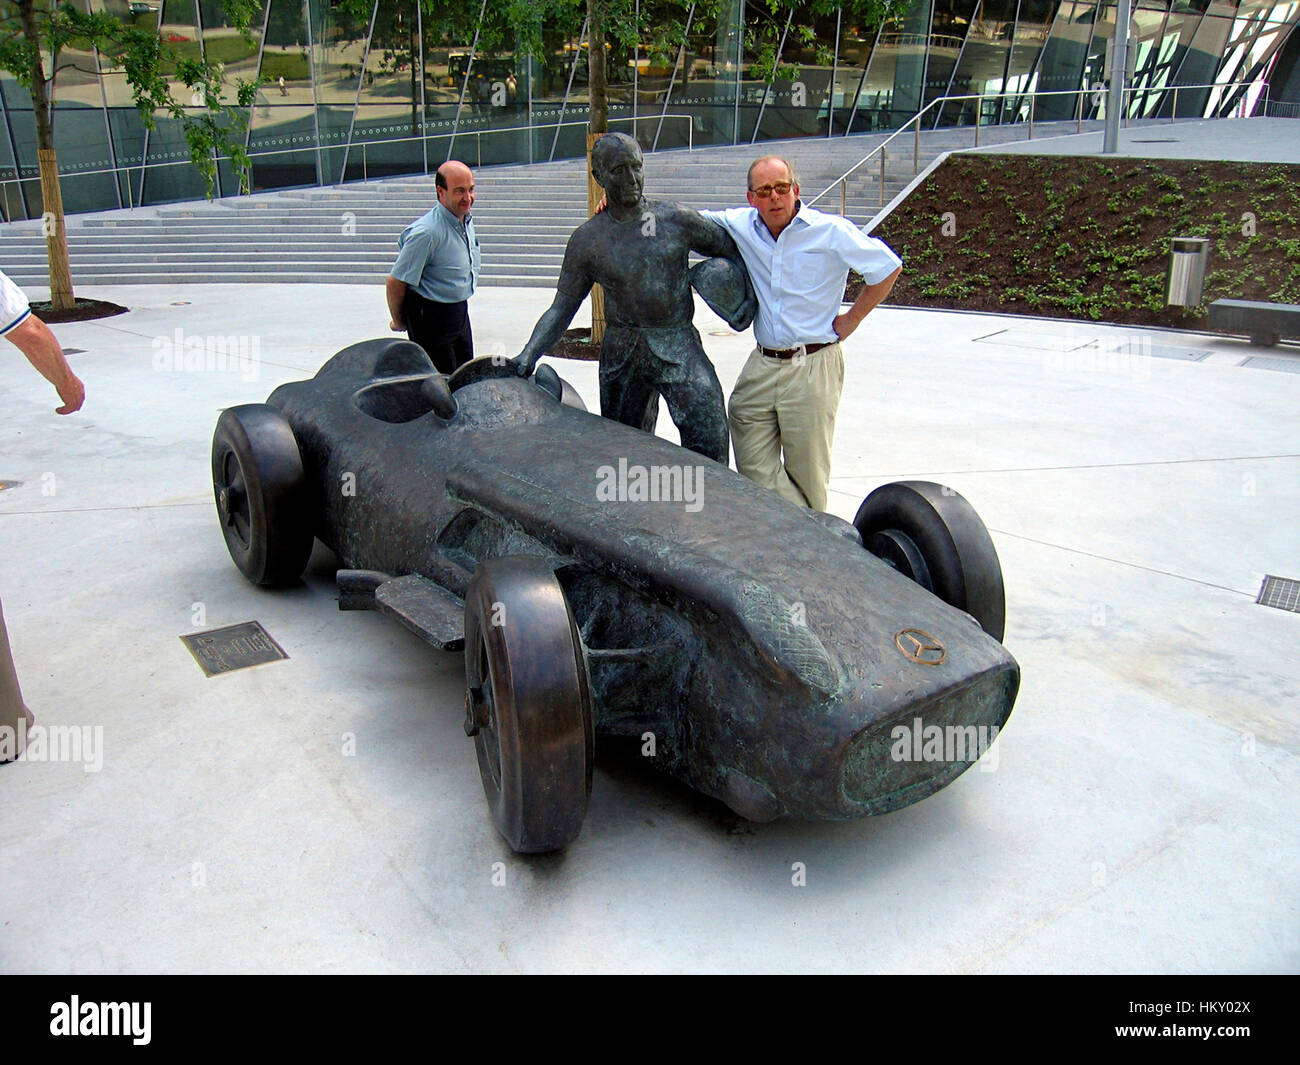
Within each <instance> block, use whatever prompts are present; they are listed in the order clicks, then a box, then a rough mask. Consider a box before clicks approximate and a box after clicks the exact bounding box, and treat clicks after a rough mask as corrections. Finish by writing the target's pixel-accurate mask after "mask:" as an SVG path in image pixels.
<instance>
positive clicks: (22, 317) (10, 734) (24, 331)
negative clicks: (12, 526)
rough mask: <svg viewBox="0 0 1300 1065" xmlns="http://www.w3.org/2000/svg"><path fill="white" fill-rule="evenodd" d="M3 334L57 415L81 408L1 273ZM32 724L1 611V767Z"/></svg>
mask: <svg viewBox="0 0 1300 1065" xmlns="http://www.w3.org/2000/svg"><path fill="white" fill-rule="evenodd" d="M0 336H3V337H4V338H5V339H6V340H9V341H12V342H13V344H14V345H15V346H17V348H18V350H20V351H21V352H22V353H23V354H24V355H26V356H27V361H28V362H30V363H31V364H32V365H33V366H35V367H36V370H37V372H38V373H39V374H40V375H41V376H42V377H44V378H45V380H47V381H49V382H50V384H52V385H53V386H54V389H55V391H56V392H58V394H59V399H61V400H62V401H63V405H62V406H60V407H58V408H57V409H56V411H55V413H57V414H71V413H72V412H73V411H77V410H80V409H81V404H82V403H83V402H84V401H85V398H86V389H85V387H84V386H83V385H82V383H81V381H80V380H78V379H77V375H76V374H74V373H73V372H72V367H70V366H69V365H68V360H67V358H66V357H65V356H64V354H63V348H62V347H60V346H59V342H58V341H57V340H55V339H54V334H53V333H51V332H50V327H49V326H47V325H46V324H45V323H44V322H42V321H41V320H40V319H39V318H37V317H36V315H34V314H32V309H31V307H30V306H28V303H27V297H26V296H24V295H23V293H22V289H20V288H19V287H18V286H17V285H15V284H14V283H13V282H12V281H10V280H9V278H7V277H5V275H4V274H3V273H0ZM32 721H33V717H32V712H31V711H30V710H28V709H27V707H26V706H25V705H24V704H23V693H22V691H21V690H20V689H19V687H18V673H17V671H16V670H15V669H14V659H13V655H12V654H11V653H10V651H9V633H8V632H7V631H6V630H5V619H4V612H3V610H2V609H0V764H3V763H5V762H11V761H13V760H14V759H15V758H17V757H18V756H19V755H20V754H22V753H23V747H24V745H25V742H26V738H27V730H28V728H29V727H30V726H31V724H32Z"/></svg>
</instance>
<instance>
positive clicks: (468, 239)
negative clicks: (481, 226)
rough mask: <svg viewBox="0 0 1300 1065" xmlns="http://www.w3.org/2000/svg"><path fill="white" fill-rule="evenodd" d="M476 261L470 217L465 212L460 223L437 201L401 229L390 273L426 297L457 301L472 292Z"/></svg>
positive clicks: (475, 240)
mask: <svg viewBox="0 0 1300 1065" xmlns="http://www.w3.org/2000/svg"><path fill="white" fill-rule="evenodd" d="M479 263H480V258H479V248H478V236H477V235H476V234H475V232H474V220H473V218H472V217H470V216H469V215H466V216H465V224H464V225H462V224H461V223H460V221H459V219H457V218H456V216H455V215H454V214H452V213H451V212H450V211H449V210H447V208H445V207H444V206H443V205H442V204H441V203H440V204H438V205H437V206H436V207H434V209H433V210H432V211H430V212H429V213H428V214H425V215H422V216H421V217H419V218H417V219H416V220H415V221H414V222H412V223H411V224H410V225H409V226H407V227H406V228H405V229H404V230H402V235H401V237H399V238H398V240H397V262H395V263H393V268H392V270H390V271H389V275H390V276H391V277H395V278H396V279H397V280H398V281H405V282H406V283H407V284H408V285H409V286H410V287H411V288H413V289H415V291H416V292H418V293H419V294H420V295H421V296H423V297H424V298H425V299H426V300H433V301H434V302H436V303H460V302H461V300H467V299H469V298H470V296H472V295H473V294H474V286H475V285H477V284H478V271H479Z"/></svg>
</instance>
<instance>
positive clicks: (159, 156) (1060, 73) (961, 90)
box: [0, 0, 1300, 218]
mask: <svg viewBox="0 0 1300 1065" xmlns="http://www.w3.org/2000/svg"><path fill="white" fill-rule="evenodd" d="M4 2H5V0H0V6H3V4H4ZM75 2H77V3H79V4H80V5H82V6H83V7H88V8H90V9H92V10H96V11H104V12H107V13H109V14H114V15H117V16H119V17H120V18H122V19H124V20H127V21H129V22H131V23H133V24H134V25H136V26H138V27H141V28H147V29H153V30H157V31H158V32H159V33H160V34H161V35H162V37H163V41H164V48H165V49H166V50H167V51H168V53H169V54H171V55H173V56H174V57H176V58H178V59H179V58H185V57H193V56H204V57H205V58H207V59H209V60H213V61H217V62H220V63H221V64H222V65H223V67H224V70H225V72H226V74H227V76H228V77H232V78H233V77H242V78H250V79H251V78H252V77H254V76H255V75H256V76H258V77H260V79H261V85H260V88H259V89H258V92H257V97H256V99H255V101H254V103H253V106H252V108H251V109H250V111H249V114H248V116H247V117H248V130H247V133H246V135H245V146H246V148H247V150H248V151H249V153H250V155H251V156H252V158H253V161H254V162H253V171H252V182H253V188H254V189H271V188H282V187H290V186H304V185H328V184H333V183H337V182H341V181H352V180H359V179H362V178H369V177H375V176H385V175H396V174H417V173H426V172H429V171H431V170H432V169H433V168H434V167H436V166H437V165H438V163H440V162H441V161H442V160H444V159H446V158H449V157H455V158H459V159H463V160H465V161H466V162H468V163H469V164H470V165H472V166H479V165H487V164H492V163H514V162H537V161H544V160H548V159H559V158H568V157H573V156H577V155H580V154H581V153H582V152H583V151H584V149H585V144H586V130H585V124H586V120H587V114H588V109H589V106H590V86H589V84H588V81H589V73H588V65H589V64H588V57H589V55H590V47H591V44H590V40H589V37H590V33H589V27H588V26H587V23H586V3H585V0H569V2H567V3H566V2H565V0H550V2H548V3H541V2H540V0H539V2H538V3H537V4H536V5H529V4H526V3H520V2H519V0H465V2H464V3H462V4H460V5H457V6H456V7H455V8H454V9H453V8H452V7H451V6H450V5H447V4H446V3H445V2H444V0H423V2H422V3H421V2H417V0H373V2H367V0H265V2H264V3H263V5H262V8H261V11H260V13H259V14H258V15H257V16H256V17H255V19H254V23H253V25H252V35H251V43H250V41H248V40H245V39H244V37H242V36H241V35H240V34H239V33H238V32H237V31H236V30H235V29H234V28H233V27H231V26H230V25H229V24H228V22H227V20H226V17H225V13H224V10H223V7H222V4H221V0H144V2H141V0H75ZM607 6H608V7H610V8H611V9H618V8H619V7H620V5H619V4H611V5H607ZM621 6H622V7H625V8H626V10H625V11H622V21H621V23H620V25H619V26H618V27H615V28H614V29H612V30H609V31H607V33H606V41H605V53H606V70H607V77H606V80H607V83H608V90H607V98H608V108H609V121H610V128H612V129H620V130H623V131H625V132H629V133H632V134H634V135H635V136H636V137H637V139H638V140H639V141H640V142H641V143H642V144H643V145H644V146H645V147H646V148H647V149H653V148H660V149H662V148H680V147H688V146H695V147H700V146H706V145H716V144H745V143H752V142H755V141H761V140H769V139H773V138H784V137H826V136H836V135H840V134H844V133H848V132H855V133H856V132H867V131H871V130H881V129H896V128H898V127H899V126H901V125H902V124H903V123H904V122H906V121H908V120H910V119H911V118H912V117H913V116H914V115H915V114H916V113H917V111H918V110H920V109H922V108H925V107H927V106H928V107H929V110H928V111H927V113H926V118H925V120H924V121H925V125H926V126H927V127H931V126H933V127H938V126H943V125H955V124H969V123H972V122H976V121H979V122H982V123H987V122H1023V121H1027V120H1029V119H1031V118H1032V119H1033V120H1035V121H1047V120H1051V119H1069V118H1075V117H1078V116H1082V117H1085V118H1098V117H1102V116H1103V115H1104V113H1105V107H1106V99H1105V94H1104V93H1101V92H1099V91H1095V90H1096V89H1098V88H1099V87H1100V86H1101V85H1102V84H1103V83H1104V82H1105V80H1106V78H1107V75H1108V70H1109V65H1108V52H1109V50H1110V45H1111V37H1112V35H1113V33H1114V22H1115V10H1116V8H1115V5H1114V4H1113V3H1111V2H1108V0H909V2H908V4H907V5H906V6H905V7H904V8H903V9H902V11H901V13H900V14H899V15H897V16H896V17H895V18H893V19H891V20H890V21H888V22H886V23H885V24H884V25H882V26H879V27H871V26H867V25H863V24H861V23H860V22H859V21H858V20H857V19H856V17H855V16H854V15H852V14H851V13H850V12H849V11H847V10H835V9H834V8H828V7H827V6H826V5H824V4H818V5H816V7H815V8H809V9H808V10H807V11H803V10H799V9H795V10H794V11H793V12H791V10H790V9H789V8H778V9H777V10H775V11H774V10H772V9H771V8H770V7H769V5H768V4H767V3H765V2H762V0H759V2H750V0H709V2H708V3H692V2H690V0H621ZM530 9H531V10H533V11H538V12H540V11H545V12H546V15H545V17H543V16H541V15H529V14H527V12H528V11H529V10H530ZM521 19H523V20H524V21H522V22H521V21H520V20H521ZM528 19H532V21H527V20H528ZM512 20H513V21H512ZM1298 21H1300V0H1133V3H1132V21H1131V27H1130V49H1129V55H1130V70H1129V84H1130V86H1131V92H1130V94H1129V96H1128V99H1127V102H1126V105H1125V110H1126V113H1127V115H1128V117H1133V118H1142V117H1166V118H1168V117H1175V116H1177V117H1207V116H1213V115H1225V114H1251V113H1263V110H1264V103H1265V84H1266V82H1267V80H1268V76H1269V71H1270V69H1271V67H1272V65H1273V63H1274V62H1275V60H1276V58H1277V56H1278V55H1279V52H1280V51H1281V49H1282V48H1283V46H1284V44H1285V43H1286V41H1287V38H1288V35H1290V34H1291V33H1292V32H1293V31H1294V29H1295V26H1296V24H1297V22H1298ZM60 67H61V70H60V72H59V77H58V81H57V84H56V88H55V94H56V111H55V144H56V148H57V150H58V155H59V164H60V170H61V172H62V173H63V174H64V175H65V176H64V180H63V183H62V184H63V196H64V204H65V207H66V208H67V209H68V210H69V211H92V210H104V209H111V208H116V207H125V206H132V205H138V204H142V203H144V204H149V203H167V202H173V201H177V200H185V199H196V198H199V197H201V196H202V195H203V185H202V182H201V180H200V178H199V176H198V175H197V173H196V171H195V170H194V168H193V167H192V166H191V165H190V163H189V152H188V148H187V147H186V145H185V142H184V138H183V137H182V136H181V133H180V130H179V128H178V127H177V125H176V124H175V123H173V122H171V121H164V120H162V119H160V120H159V121H158V123H157V127H156V128H155V129H153V130H146V129H145V127H144V125H143V123H142V122H141V120H140V117H139V115H138V114H137V112H136V110H135V107H134V106H133V104H132V102H131V99H130V93H129V90H128V87H127V84H126V78H125V76H124V72H123V71H122V70H120V69H113V68H112V67H111V66H110V63H109V60H108V59H107V58H106V57H104V56H102V55H100V54H99V53H97V52H96V51H94V50H93V49H91V50H89V51H84V50H83V51H77V50H76V49H75V48H74V49H69V50H67V51H65V52H63V53H61V55H60ZM1235 82H1246V83H1248V84H1244V85H1242V84H1233V83H1235ZM178 91H179V90H178ZM961 97H968V98H966V99H961ZM944 98H946V99H944ZM936 101H938V102H936ZM197 102H198V101H196V103H197ZM31 108H32V105H31V98H30V96H29V95H28V94H27V92H26V91H25V90H24V89H23V88H22V87H21V86H20V85H19V84H18V83H17V82H16V81H14V80H13V79H12V78H11V77H10V76H8V75H0V119H2V121H3V130H0V213H3V216H4V217H5V218H24V217H37V216H39V215H40V213H41V207H40V191H39V185H38V182H37V180H36V175H37V167H36V148H35V129H34V123H33V121H32V111H31ZM1275 113H1278V112H1276V111H1275ZM1283 113H1285V112H1283ZM237 190H238V186H237V182H236V179H235V176H234V174H233V173H232V172H231V170H230V167H229V166H228V165H227V164H222V165H220V166H219V167H218V188H217V192H218V194H223V195H229V194H232V193H234V192H236V191H237Z"/></svg>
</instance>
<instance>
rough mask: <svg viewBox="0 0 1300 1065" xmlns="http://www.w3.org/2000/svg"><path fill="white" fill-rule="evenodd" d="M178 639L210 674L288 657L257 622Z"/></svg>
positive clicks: (205, 671)
mask: <svg viewBox="0 0 1300 1065" xmlns="http://www.w3.org/2000/svg"><path fill="white" fill-rule="evenodd" d="M181 639H182V640H184V641H185V646H186V647H188V648H189V649H190V654H192V655H193V656H194V659H195V661H197V662H198V664H199V665H200V666H201V667H202V668H203V672H204V673H206V674H207V675H208V676H209V677H215V676H216V675H217V674H218V673H229V672H230V671H231V670H232V669H247V668H248V667H249V666H260V665H261V664H262V663H263V662H274V661H275V660H276V659H277V658H288V657H289V656H288V655H287V654H285V653H284V648H282V647H281V646H280V645H279V644H278V643H276V642H275V641H274V640H273V639H271V637H270V636H269V635H268V634H267V631H266V630H265V629H264V628H262V624H261V622H258V621H244V622H240V624H238V625H227V626H226V627H225V628H224V629H209V630H208V631H207V632H196V633H194V634H192V635H190V636H182V637H181Z"/></svg>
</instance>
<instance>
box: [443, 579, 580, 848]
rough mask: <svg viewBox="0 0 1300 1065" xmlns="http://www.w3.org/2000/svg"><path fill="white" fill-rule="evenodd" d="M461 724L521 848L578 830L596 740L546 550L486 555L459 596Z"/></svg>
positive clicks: (514, 844) (498, 816) (573, 628)
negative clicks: (461, 622)
mask: <svg viewBox="0 0 1300 1065" xmlns="http://www.w3.org/2000/svg"><path fill="white" fill-rule="evenodd" d="M465 681H466V695H465V710H466V721H465V731H466V732H467V733H468V734H469V735H471V736H473V737H474V747H475V751H476V753H477V755H478V766H479V774H480V776H481V777H482V778H483V791H484V793H485V795H486V796H487V801H488V807H489V808H490V810H491V812H492V820H493V821H494V822H495V824H496V827H497V831H499V832H500V833H501V835H502V836H503V837H504V838H505V841H506V842H507V843H508V844H509V845H510V849H511V850H514V851H517V852H520V853H523V854H536V853H541V852H544V851H554V850H559V849H560V848H562V847H564V846H566V845H567V844H569V843H571V842H572V841H573V840H574V839H576V838H577V835H578V832H579V831H580V830H581V828H582V822H583V819H584V818H585V817H586V813H587V799H588V797H589V796H590V794H591V771H592V763H593V761H594V748H595V740H594V734H593V726H592V710H591V687H590V681H589V679H588V674H587V664H586V656H585V654H584V653H583V649H582V642H581V639H580V637H579V635H578V627H577V625H576V624H575V623H574V620H573V615H572V613H571V612H570V610H569V604H568V601H567V600H566V599H565V595H564V589H563V588H562V587H561V586H560V582H559V581H558V580H556V578H555V574H554V573H553V572H552V570H551V568H550V566H548V565H547V564H546V563H545V562H544V561H543V560H542V559H540V558H533V557H513V558H500V559H492V560H490V561H488V562H485V563H484V564H483V565H482V566H481V567H479V570H478V572H477V573H476V574H475V575H474V580H473V581H472V582H471V583H470V586H469V589H468V591H467V593H466V597H465Z"/></svg>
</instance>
